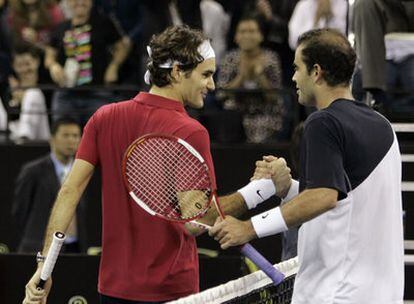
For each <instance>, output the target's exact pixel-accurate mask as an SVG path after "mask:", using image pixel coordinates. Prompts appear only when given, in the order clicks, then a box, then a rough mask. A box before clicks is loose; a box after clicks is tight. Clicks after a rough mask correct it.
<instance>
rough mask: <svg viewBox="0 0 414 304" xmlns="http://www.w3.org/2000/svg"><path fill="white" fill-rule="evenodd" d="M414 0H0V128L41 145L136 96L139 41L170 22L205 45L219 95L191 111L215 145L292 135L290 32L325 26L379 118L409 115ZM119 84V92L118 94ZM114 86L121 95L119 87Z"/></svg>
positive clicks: (142, 60)
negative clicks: (58, 128) (65, 127)
mask: <svg viewBox="0 0 414 304" xmlns="http://www.w3.org/2000/svg"><path fill="white" fill-rule="evenodd" d="M413 4H414V1H412V0H408V1H402V0H355V1H353V0H349V1H347V0H157V1H149V0H141V1H138V0H95V1H93V0H61V1H57V0H0V98H1V102H0V130H3V131H4V132H6V133H7V134H8V137H9V138H10V139H12V140H13V141H15V142H25V141H28V140H48V139H49V137H50V127H49V125H50V124H51V123H52V122H54V121H56V120H58V119H60V118H62V117H67V116H68V115H71V116H72V117H73V118H75V119H76V120H77V121H78V122H79V123H80V125H84V124H85V123H86V121H87V119H88V118H89V117H90V115H91V114H92V113H93V112H94V111H95V110H96V109H97V108H98V107H100V106H101V105H103V104H105V103H108V102H113V101H116V100H120V99H122V98H125V97H130V96H128V94H132V93H131V91H134V92H138V91H139V90H141V89H145V84H144V79H143V75H144V74H145V71H146V59H147V53H146V45H147V43H148V42H149V39H150V38H151V36H152V35H153V34H155V33H159V32H161V31H162V30H163V29H165V28H166V27H167V26H169V25H173V24H188V25H189V26H191V27H194V28H199V29H202V30H203V31H204V32H205V33H206V34H207V36H209V37H210V38H211V41H212V46H213V48H214V50H215V52H216V61H217V64H218V69H217V73H216V76H215V77H216V81H217V88H218V90H217V91H216V93H214V94H211V95H209V96H208V97H207V100H206V105H205V109H204V110H203V113H195V114H194V115H195V116H196V117H198V118H199V119H200V120H201V121H202V122H203V123H204V124H205V125H206V126H207V128H208V129H209V131H210V133H211V137H212V140H213V141H214V140H215V141H222V142H244V141H246V142H251V143H266V142H275V141H280V140H289V139H290V135H291V131H292V130H293V127H294V124H295V123H297V122H298V119H297V112H298V108H297V106H296V101H295V100H296V95H295V90H294V86H293V83H292V81H291V77H292V74H293V73H292V71H293V70H292V62H293V54H294V50H295V47H296V40H297V38H298V36H299V35H300V34H302V33H304V32H306V31H308V30H310V29H313V28H323V27H329V28H334V29H337V30H339V31H340V32H342V33H344V34H346V35H348V37H350V39H352V40H353V41H354V43H355V48H356V50H357V53H358V58H359V61H358V68H357V70H356V73H355V79H354V82H353V92H354V94H355V96H356V98H358V99H363V100H367V102H373V101H375V102H376V104H377V106H378V108H379V109H381V110H384V111H391V110H392V111H397V112H398V111H401V112H414V98H413V91H412V90H413V88H414V38H413V37H414V33H413V28H414V26H413V23H414V16H413V11H414V9H413V6H414V5H413ZM116 88H117V89H116ZM123 88H129V89H128V90H127V89H123Z"/></svg>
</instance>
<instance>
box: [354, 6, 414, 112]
mask: <svg viewBox="0 0 414 304" xmlns="http://www.w3.org/2000/svg"><path fill="white" fill-rule="evenodd" d="M410 5H411V9H410V8H409V7H410ZM413 6H414V3H413V2H412V1H411V2H408V1H407V2H404V1H401V0H390V1H386V0H363V1H361V0H357V1H356V2H355V4H354V10H353V16H354V17H353V29H354V33H355V49H356V52H357V55H358V59H359V67H358V70H357V73H356V74H355V77H354V81H353V93H354V95H355V96H356V98H358V99H363V98H364V94H365V92H369V93H371V95H372V99H373V100H374V101H375V102H376V103H377V104H378V106H380V107H381V108H383V109H384V110H391V111H396V112H397V111H398V112H408V111H409V112H411V113H412V112H414V91H413V88H414V14H413ZM373 50H375V51H373Z"/></svg>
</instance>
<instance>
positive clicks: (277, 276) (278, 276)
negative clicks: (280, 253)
mask: <svg viewBox="0 0 414 304" xmlns="http://www.w3.org/2000/svg"><path fill="white" fill-rule="evenodd" d="M240 251H241V253H242V254H243V255H244V256H246V257H248V258H249V259H250V260H251V261H252V262H253V263H255V264H256V266H257V267H259V268H260V269H261V270H262V271H263V272H264V273H265V274H266V275H267V276H268V277H269V278H270V279H271V280H272V281H273V284H274V285H275V286H277V285H279V284H280V283H281V282H282V281H283V279H284V278H285V275H284V274H283V273H281V272H280V271H279V270H277V269H276V268H275V267H274V266H273V265H272V264H271V263H270V262H269V261H268V260H266V258H265V257H264V256H262V255H261V254H260V253H259V252H258V251H257V250H256V249H254V248H253V246H252V245H250V244H249V243H247V244H244V245H243V246H242V247H240Z"/></svg>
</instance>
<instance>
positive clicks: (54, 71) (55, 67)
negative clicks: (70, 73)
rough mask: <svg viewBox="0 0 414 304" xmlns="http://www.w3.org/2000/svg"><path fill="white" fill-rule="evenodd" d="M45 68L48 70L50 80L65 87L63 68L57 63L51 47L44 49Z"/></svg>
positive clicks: (54, 50) (55, 52) (55, 54)
mask: <svg viewBox="0 0 414 304" xmlns="http://www.w3.org/2000/svg"><path fill="white" fill-rule="evenodd" d="M45 67H46V68H47V69H48V70H49V73H50V77H51V78H52V80H53V81H54V82H55V83H56V84H58V85H59V86H61V87H63V86H64V85H65V73H64V71H63V67H62V66H61V65H60V64H59V62H58V61H57V50H56V49H54V48H52V47H47V48H46V55H45Z"/></svg>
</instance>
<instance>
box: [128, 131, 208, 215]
mask: <svg viewBox="0 0 414 304" xmlns="http://www.w3.org/2000/svg"><path fill="white" fill-rule="evenodd" d="M122 174H123V179H124V183H125V186H126V188H127V190H128V193H129V195H130V196H131V197H132V199H133V200H134V201H135V202H136V203H137V204H138V205H139V206H140V207H142V208H143V209H144V210H145V211H147V212H148V213H150V214H151V215H157V216H159V217H162V218H164V219H167V220H172V221H179V222H187V221H191V220H194V219H197V218H199V217H201V216H203V215H204V214H205V212H206V211H207V210H208V208H209V206H210V204H211V201H212V199H213V196H214V189H213V188H212V185H213V180H212V177H211V175H210V171H209V169H208V166H207V164H206V163H205V161H204V159H203V157H202V156H201V155H200V154H199V153H198V152H197V151H196V150H195V149H194V148H193V147H192V146H191V145H190V144H188V143H187V142H186V141H184V140H182V139H180V138H178V137H175V136H172V135H166V134H147V135H145V136H142V137H140V138H138V139H136V140H135V141H134V142H133V143H132V144H131V145H130V146H129V147H128V148H127V150H126V152H125V155H124V158H123V161H122Z"/></svg>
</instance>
